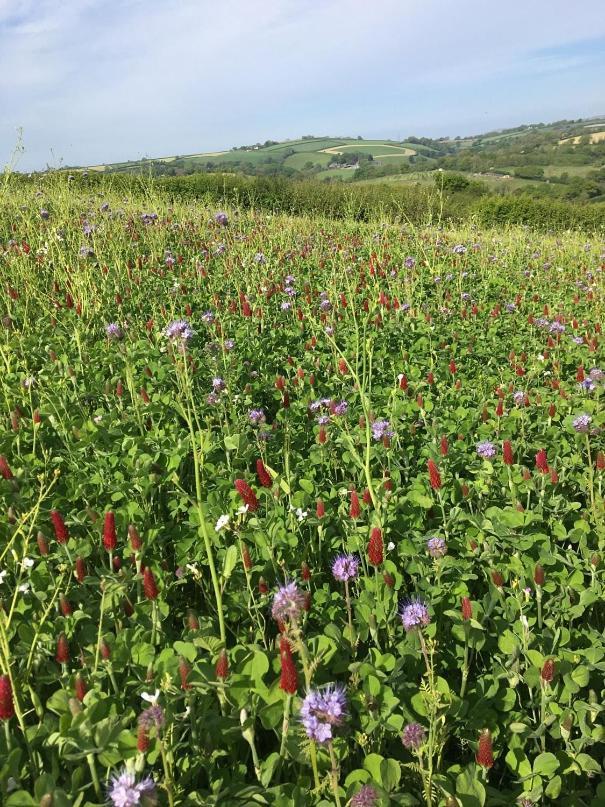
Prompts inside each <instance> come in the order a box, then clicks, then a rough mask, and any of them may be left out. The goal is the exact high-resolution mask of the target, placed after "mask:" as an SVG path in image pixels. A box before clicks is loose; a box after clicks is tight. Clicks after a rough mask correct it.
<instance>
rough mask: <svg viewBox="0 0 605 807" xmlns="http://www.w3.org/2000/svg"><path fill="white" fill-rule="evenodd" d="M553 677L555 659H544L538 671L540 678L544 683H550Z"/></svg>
mask: <svg viewBox="0 0 605 807" xmlns="http://www.w3.org/2000/svg"><path fill="white" fill-rule="evenodd" d="M554 677H555V661H554V659H552V658H549V659H546V661H545V662H544V664H543V665H542V670H541V671H540V678H541V679H542V680H543V681H544V683H545V684H550V682H551V681H552V679H553V678H554Z"/></svg>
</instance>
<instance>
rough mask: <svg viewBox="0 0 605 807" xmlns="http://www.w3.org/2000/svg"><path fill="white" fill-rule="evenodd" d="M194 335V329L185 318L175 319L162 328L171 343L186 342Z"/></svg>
mask: <svg viewBox="0 0 605 807" xmlns="http://www.w3.org/2000/svg"><path fill="white" fill-rule="evenodd" d="M194 335H195V331H194V330H193V328H192V327H191V325H190V324H189V323H188V322H187V320H186V319H175V320H173V321H172V322H170V323H169V324H168V325H167V326H166V328H165V329H164V336H165V337H166V338H167V339H169V340H170V341H171V342H173V343H179V342H180V343H181V344H186V343H187V342H188V341H189V340H190V339H192V338H193V336H194Z"/></svg>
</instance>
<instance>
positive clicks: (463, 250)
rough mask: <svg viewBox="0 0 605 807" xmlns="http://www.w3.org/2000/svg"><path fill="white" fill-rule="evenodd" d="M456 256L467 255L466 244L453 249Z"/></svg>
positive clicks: (457, 245)
mask: <svg viewBox="0 0 605 807" xmlns="http://www.w3.org/2000/svg"><path fill="white" fill-rule="evenodd" d="M452 252H453V253H454V255H464V254H466V247H465V246H464V244H456V246H455V247H454V248H453V249H452Z"/></svg>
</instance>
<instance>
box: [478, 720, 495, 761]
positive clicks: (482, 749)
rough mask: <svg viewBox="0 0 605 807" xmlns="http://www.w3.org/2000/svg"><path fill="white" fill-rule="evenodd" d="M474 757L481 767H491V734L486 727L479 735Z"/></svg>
mask: <svg viewBox="0 0 605 807" xmlns="http://www.w3.org/2000/svg"><path fill="white" fill-rule="evenodd" d="M475 759H476V760H477V764H478V765H481V767H482V768H491V767H492V765H493V764H494V753H493V748H492V735H491V734H490V732H489V730H488V729H484V730H483V731H482V732H481V734H480V736H479V744H478V746H477V753H476V755H475Z"/></svg>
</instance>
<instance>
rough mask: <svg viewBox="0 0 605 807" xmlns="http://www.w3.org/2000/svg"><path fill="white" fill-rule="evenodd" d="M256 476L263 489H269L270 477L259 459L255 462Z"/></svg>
mask: <svg viewBox="0 0 605 807" xmlns="http://www.w3.org/2000/svg"><path fill="white" fill-rule="evenodd" d="M256 475H257V476H258V481H259V482H260V484H261V485H262V486H263V487H264V488H270V487H271V477H270V475H269V472H268V471H267V469H266V468H265V466H264V463H263V461H262V460H261V459H258V460H256Z"/></svg>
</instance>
